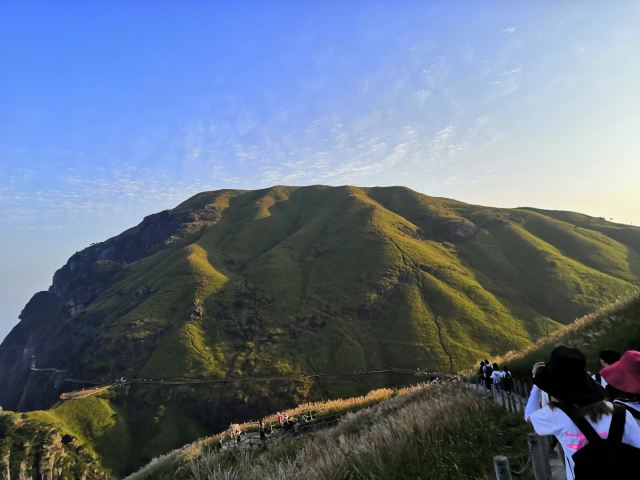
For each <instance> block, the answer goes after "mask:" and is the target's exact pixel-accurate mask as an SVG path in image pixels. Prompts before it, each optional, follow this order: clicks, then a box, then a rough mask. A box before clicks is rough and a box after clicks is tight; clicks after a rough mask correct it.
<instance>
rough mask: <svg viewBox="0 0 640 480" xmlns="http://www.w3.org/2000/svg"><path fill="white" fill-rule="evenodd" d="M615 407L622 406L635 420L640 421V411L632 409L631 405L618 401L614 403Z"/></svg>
mask: <svg viewBox="0 0 640 480" xmlns="http://www.w3.org/2000/svg"><path fill="white" fill-rule="evenodd" d="M613 404H614V405H620V406H622V407H624V408H625V409H626V410H627V412H629V413H630V414H631V415H633V418H635V419H636V420H640V412H639V411H638V410H636V409H635V408H633V407H630V406H629V405H627V404H625V403H622V402H618V401H614V402H613Z"/></svg>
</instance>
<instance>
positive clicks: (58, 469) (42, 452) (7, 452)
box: [0, 412, 110, 480]
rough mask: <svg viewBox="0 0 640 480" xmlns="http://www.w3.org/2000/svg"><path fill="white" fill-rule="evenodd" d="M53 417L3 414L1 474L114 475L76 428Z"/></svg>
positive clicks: (0, 426)
mask: <svg viewBox="0 0 640 480" xmlns="http://www.w3.org/2000/svg"><path fill="white" fill-rule="evenodd" d="M39 414H43V415H44V416H45V417H47V418H40V417H41V415H39ZM53 416H55V413H53V412H51V413H48V412H47V413H46V414H45V413H44V412H33V413H29V414H19V413H12V412H4V413H0V477H1V478H3V479H10V478H16V479H23V478H65V479H80V478H91V479H96V480H100V479H105V480H106V479H108V478H110V475H109V473H108V472H106V471H105V470H104V469H103V467H102V466H101V464H100V462H99V461H98V460H97V458H96V455H95V453H94V452H93V450H92V449H91V447H89V446H87V445H88V444H87V443H86V441H85V440H84V439H80V437H79V436H76V432H75V431H71V430H69V429H68V428H58V425H59V422H58V421H57V420H56V421H54V422H53V423H52V421H51V420H52V419H53ZM83 421H86V420H83ZM89 421H91V420H90V419H89ZM83 433H85V432H83Z"/></svg>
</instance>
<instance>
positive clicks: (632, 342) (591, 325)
mask: <svg viewBox="0 0 640 480" xmlns="http://www.w3.org/2000/svg"><path fill="white" fill-rule="evenodd" d="M558 345H568V346H571V347H575V348H579V349H580V350H582V351H583V352H584V353H585V355H586V356H587V360H588V364H589V367H590V368H591V369H592V371H597V370H599V369H600V368H601V367H600V364H599V361H598V352H599V351H600V350H603V349H605V348H612V349H614V350H617V351H619V352H624V351H626V350H639V349H640V292H636V293H634V294H632V295H629V296H627V297H624V298H622V299H620V300H618V301H617V302H614V303H612V304H610V305H607V306H606V307H604V308H601V309H599V310H598V311H596V312H595V313H591V314H589V315H585V316H584V317H582V318H580V319H578V320H576V321H575V322H573V323H571V324H570V325H568V326H566V327H563V328H562V329H560V330H557V331H556V332H554V333H553V334H551V335H549V336H546V337H543V338H541V339H540V340H538V341H537V342H536V343H534V344H533V345H531V346H530V347H528V348H526V349H524V350H521V351H519V352H510V353H508V354H506V355H503V356H502V357H500V358H498V360H497V361H498V362H500V363H504V364H507V365H508V366H509V367H511V370H512V371H513V372H514V373H515V374H517V375H520V376H522V377H529V376H530V372H531V367H532V365H533V364H534V363H535V362H543V361H547V360H548V358H549V354H550V353H551V350H553V349H554V348H555V347H556V346H558Z"/></svg>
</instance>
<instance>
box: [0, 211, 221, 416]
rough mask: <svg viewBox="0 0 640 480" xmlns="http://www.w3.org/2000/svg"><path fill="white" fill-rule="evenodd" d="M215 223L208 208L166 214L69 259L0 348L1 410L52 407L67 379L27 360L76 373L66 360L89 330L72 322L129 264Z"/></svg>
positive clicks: (80, 346)
mask: <svg viewBox="0 0 640 480" xmlns="http://www.w3.org/2000/svg"><path fill="white" fill-rule="evenodd" d="M217 220H218V212H217V211H216V209H215V208H214V207H212V206H209V205H205V206H204V207H203V208H199V209H196V210H194V211H189V210H187V211H178V212H175V211H168V210H167V211H163V212H160V213H157V214H154V215H149V216H148V217H146V218H145V219H144V220H143V221H142V222H141V223H140V224H139V225H138V226H136V227H134V228H131V229H129V230H127V231H126V232H124V233H122V234H120V235H118V236H116V237H113V238H111V239H109V240H107V241H105V242H102V243H98V244H94V245H92V246H90V247H88V248H86V249H84V250H82V251H81V252H77V253H76V254H74V255H73V256H72V257H71V258H70V259H69V261H68V262H67V264H66V265H64V266H63V267H62V268H60V269H59V270H58V271H57V272H56V273H55V275H54V277H53V284H52V285H51V287H50V288H49V290H48V291H43V292H38V293H36V294H35V295H34V296H33V298H32V299H31V300H30V301H29V303H27V305H26V306H25V308H24V310H23V311H22V313H21V314H20V317H19V318H20V320H21V321H20V323H19V324H18V325H16V327H15V328H14V329H13V330H12V331H11V333H9V335H8V336H7V337H6V339H5V340H4V342H3V343H2V346H1V347H0V405H2V406H4V407H5V408H10V409H13V410H20V411H24V410H32V409H38V408H47V407H48V406H50V405H51V404H52V403H53V402H55V401H56V400H57V398H58V395H59V393H60V388H61V385H62V384H63V383H64V378H65V376H66V375H65V374H64V373H57V372H55V371H53V370H50V371H32V370H31V369H30V366H31V363H32V359H33V358H35V359H36V360H37V364H36V366H37V367H39V368H43V367H44V368H47V367H53V368H56V369H59V370H68V371H74V370H75V371H78V368H77V365H72V364H71V363H70V360H72V359H73V356H74V355H73V354H74V353H80V352H81V351H83V350H84V348H86V346H87V345H86V340H87V339H88V338H91V336H92V328H93V327H92V326H90V325H83V324H81V323H77V322H74V319H75V318H76V317H77V316H78V314H79V313H80V312H82V311H83V310H84V309H85V308H86V307H87V306H88V305H90V304H91V303H92V302H93V301H94V300H95V299H96V298H97V297H98V296H99V295H100V294H101V293H102V292H104V291H106V290H107V289H108V288H109V287H111V286H112V285H113V283H114V282H115V281H116V280H117V279H118V278H119V275H121V274H123V273H125V272H126V267H127V265H128V264H130V263H132V262H135V261H137V260H140V259H142V258H145V257H147V256H149V255H151V254H153V253H154V252H156V251H158V250H159V249H162V248H165V247H166V246H167V245H170V244H171V243H173V242H175V241H178V240H179V239H180V238H182V237H184V236H185V235H188V234H191V233H193V232H195V231H197V229H198V228H201V227H202V226H203V225H205V224H207V223H212V222H215V221H217ZM149 293H150V292H149V289H144V288H143V289H140V291H138V292H136V293H135V295H133V296H132V297H133V298H132V303H134V304H135V302H136V300H138V301H139V300H140V299H141V298H144V297H145V296H146V295H148V294H149ZM77 340H79V342H77ZM34 356H35V357H34Z"/></svg>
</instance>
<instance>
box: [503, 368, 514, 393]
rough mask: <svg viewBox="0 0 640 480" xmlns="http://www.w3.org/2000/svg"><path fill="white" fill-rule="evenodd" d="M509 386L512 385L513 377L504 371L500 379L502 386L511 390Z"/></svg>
mask: <svg viewBox="0 0 640 480" xmlns="http://www.w3.org/2000/svg"><path fill="white" fill-rule="evenodd" d="M511 387H513V377H512V376H511V372H506V373H505V376H504V378H503V379H502V388H504V389H505V390H511Z"/></svg>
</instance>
